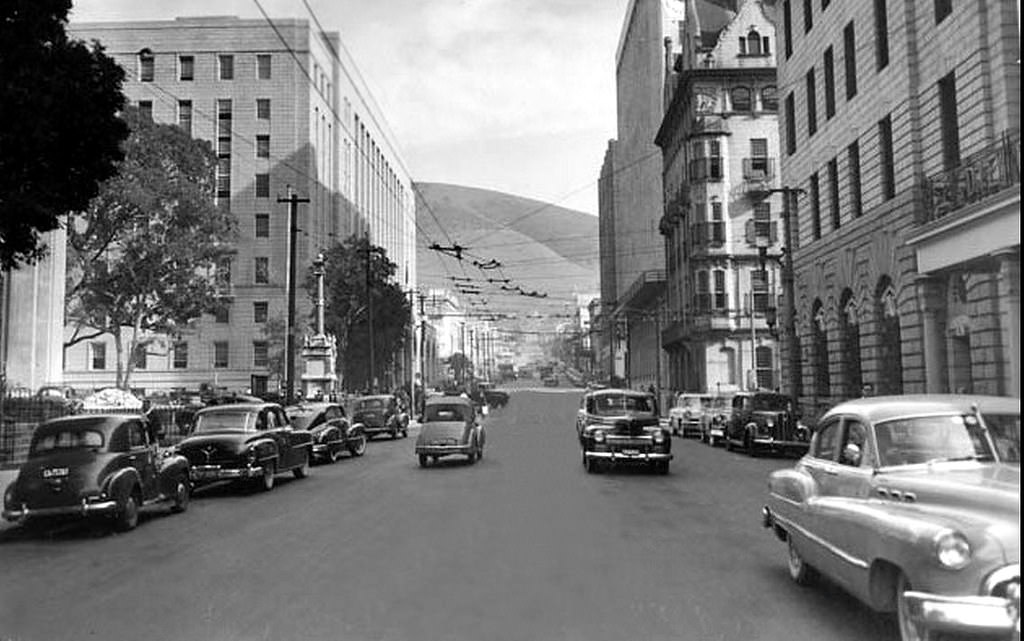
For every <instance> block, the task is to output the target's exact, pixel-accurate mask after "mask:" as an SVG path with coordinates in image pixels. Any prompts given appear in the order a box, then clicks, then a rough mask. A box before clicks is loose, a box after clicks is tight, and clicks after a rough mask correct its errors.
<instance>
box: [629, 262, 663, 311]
mask: <svg viewBox="0 0 1024 641" xmlns="http://www.w3.org/2000/svg"><path fill="white" fill-rule="evenodd" d="M664 289H665V270H664V269H649V270H647V271H645V272H644V273H642V274H640V276H639V277H638V278H637V279H636V280H635V281H633V284H632V285H630V287H629V289H628V290H626V293H625V295H623V296H622V298H620V299H619V307H620V310H619V311H622V310H621V308H622V307H629V308H632V309H646V308H647V307H649V306H650V305H651V304H652V303H653V302H654V301H655V300H657V298H658V296H660V295H661V293H662V291H664Z"/></svg>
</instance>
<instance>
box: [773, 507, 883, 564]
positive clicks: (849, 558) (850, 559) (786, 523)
mask: <svg viewBox="0 0 1024 641" xmlns="http://www.w3.org/2000/svg"><path fill="white" fill-rule="evenodd" d="M773 518H774V519H775V521H777V522H778V523H781V524H782V526H783V527H784V528H786V529H787V530H788V529H794V530H796V531H798V532H799V533H800V534H802V535H803V536H805V537H807V538H808V539H810V540H811V541H812V542H814V543H817V544H818V545H820V546H821V547H823V548H825V549H826V550H828V551H829V552H831V553H832V554H833V555H835V556H837V557H839V558H840V559H841V560H843V561H846V562H847V563H849V564H850V565H852V566H854V567H857V568H860V569H861V570H867V569H868V563H867V561H864V560H861V559H858V558H857V557H855V556H853V555H852V554H849V553H847V552H844V551H843V550H841V549H839V548H838V547H836V546H835V545H832V544H831V543H829V542H828V541H826V540H825V539H823V538H821V537H820V536H818V535H816V534H811V532H809V531H808V530H807V529H806V528H803V527H801V526H799V525H797V524H796V523H794V522H793V521H791V520H789V519H787V518H785V517H782V516H779V515H778V514H774V515H773Z"/></svg>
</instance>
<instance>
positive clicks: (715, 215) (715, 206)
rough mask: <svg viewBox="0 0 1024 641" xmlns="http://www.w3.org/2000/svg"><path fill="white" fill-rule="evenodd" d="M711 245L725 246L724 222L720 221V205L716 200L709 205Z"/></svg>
mask: <svg viewBox="0 0 1024 641" xmlns="http://www.w3.org/2000/svg"><path fill="white" fill-rule="evenodd" d="M711 243H712V244H713V245H719V246H720V245H724V244H725V220H723V219H722V203H721V202H719V201H717V200H716V201H713V202H712V203H711Z"/></svg>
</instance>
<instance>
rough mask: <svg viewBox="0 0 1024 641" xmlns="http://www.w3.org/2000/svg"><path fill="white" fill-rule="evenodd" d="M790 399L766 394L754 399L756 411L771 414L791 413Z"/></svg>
mask: <svg viewBox="0 0 1024 641" xmlns="http://www.w3.org/2000/svg"><path fill="white" fill-rule="evenodd" d="M789 405H790V403H789V397H788V396H778V395H776V394H765V395H759V396H755V397H754V409H755V410H762V411H769V412H786V411H789Z"/></svg>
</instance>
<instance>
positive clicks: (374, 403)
mask: <svg viewBox="0 0 1024 641" xmlns="http://www.w3.org/2000/svg"><path fill="white" fill-rule="evenodd" d="M382 407H384V401H383V400H382V399H379V398H367V399H364V400H361V401H357V402H356V409H357V410H377V409H381V408H382Z"/></svg>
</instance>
